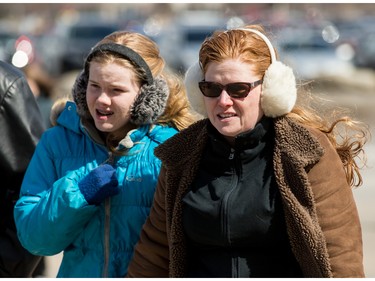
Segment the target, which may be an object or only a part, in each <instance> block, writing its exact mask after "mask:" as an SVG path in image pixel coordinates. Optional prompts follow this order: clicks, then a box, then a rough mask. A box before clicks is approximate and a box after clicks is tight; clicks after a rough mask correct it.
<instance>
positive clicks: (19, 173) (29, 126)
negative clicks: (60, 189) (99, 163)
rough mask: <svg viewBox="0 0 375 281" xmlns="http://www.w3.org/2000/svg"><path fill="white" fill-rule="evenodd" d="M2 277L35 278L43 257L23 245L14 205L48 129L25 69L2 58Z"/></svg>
mask: <svg viewBox="0 0 375 281" xmlns="http://www.w3.org/2000/svg"><path fill="white" fill-rule="evenodd" d="M0 128H1V134H0V159H1V161H0V174H1V184H0V200H1V203H0V214H1V215H0V277H33V276H35V275H34V271H35V269H36V268H37V267H38V265H39V264H40V263H42V257H40V256H34V255H32V254H30V253H29V252H28V251H26V250H25V249H24V248H23V247H22V246H21V244H20V242H19V241H18V238H17V234H16V228H15V224H14V217H13V207H14V204H15V202H16V201H17V199H18V196H19V191H20V187H21V183H22V179H23V176H24V173H25V171H26V167H27V165H28V163H29V161H30V159H31V156H32V154H33V152H34V149H35V146H36V144H37V142H38V141H39V138H40V137H41V135H42V133H43V131H44V130H45V127H44V123H43V119H42V115H41V113H40V110H39V108H38V105H37V103H36V100H35V97H34V95H33V93H32V92H31V90H30V87H29V85H28V83H27V80H26V77H25V76H24V74H23V72H22V71H21V70H19V69H17V68H15V67H13V66H12V65H10V64H8V63H5V62H3V61H0Z"/></svg>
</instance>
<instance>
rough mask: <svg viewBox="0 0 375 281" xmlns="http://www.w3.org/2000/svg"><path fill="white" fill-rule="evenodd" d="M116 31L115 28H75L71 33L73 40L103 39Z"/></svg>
mask: <svg viewBox="0 0 375 281" xmlns="http://www.w3.org/2000/svg"><path fill="white" fill-rule="evenodd" d="M113 31H115V28H112V27H109V26H98V27H93V26H90V27H80V26H77V27H74V28H72V29H71V31H70V37H71V38H79V39H86V38H102V37H104V36H106V35H108V34H110V33H112V32H113Z"/></svg>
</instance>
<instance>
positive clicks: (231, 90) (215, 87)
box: [199, 79, 263, 98]
mask: <svg viewBox="0 0 375 281" xmlns="http://www.w3.org/2000/svg"><path fill="white" fill-rule="evenodd" d="M262 82H263V80H262V79H261V80H258V81H255V82H252V83H247V82H236V83H229V84H226V85H222V84H220V83H216V82H208V81H201V82H199V89H200V90H201V92H202V94H203V95H204V96H206V97H210V98H216V97H219V96H220V95H221V93H222V92H223V90H225V91H226V92H227V93H228V95H229V96H231V97H232V98H245V97H247V95H248V94H249V93H250V91H251V89H252V88H255V87H256V86H258V85H260V84H262Z"/></svg>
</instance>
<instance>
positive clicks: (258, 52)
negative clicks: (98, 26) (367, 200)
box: [199, 25, 369, 186]
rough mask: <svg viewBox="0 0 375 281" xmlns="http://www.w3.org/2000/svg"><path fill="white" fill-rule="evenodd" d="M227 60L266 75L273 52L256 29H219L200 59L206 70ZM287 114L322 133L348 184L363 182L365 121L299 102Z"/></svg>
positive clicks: (260, 29)
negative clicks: (332, 147) (234, 60)
mask: <svg viewBox="0 0 375 281" xmlns="http://www.w3.org/2000/svg"><path fill="white" fill-rule="evenodd" d="M244 28H248V29H255V30H258V31H260V32H262V33H264V34H265V30H264V28H263V27H262V26H261V25H248V26H245V27H244ZM275 52H276V50H275ZM226 59H240V60H242V61H243V62H246V63H249V64H251V65H252V66H253V69H254V72H255V74H256V75H259V77H263V76H264V74H265V72H266V70H267V69H268V67H269V66H270V64H271V55H270V51H269V48H268V46H267V44H266V43H265V42H264V40H262V39H261V38H260V37H259V36H257V35H256V34H254V33H253V32H246V31H244V30H240V29H232V30H227V31H216V32H215V33H214V34H213V35H212V36H211V37H209V38H207V39H206V40H205V42H204V43H203V44H202V47H201V49H200V52H199V61H200V63H201V66H202V70H203V72H204V73H205V72H206V70H207V66H208V64H209V63H210V62H213V61H214V62H218V63H220V62H222V61H224V60H226ZM331 112H333V111H331ZM287 116H288V117H290V118H293V119H294V120H296V121H297V122H298V123H300V124H301V125H305V126H310V127H312V128H316V129H319V130H320V131H321V132H323V133H324V134H325V135H326V136H327V137H328V139H329V140H330V142H331V143H332V145H333V146H334V147H335V149H336V151H337V153H338V155H339V156H340V159H341V161H342V163H343V166H344V169H345V172H346V178H347V182H348V184H349V185H350V186H360V185H361V184H362V182H363V181H362V176H361V174H360V168H361V167H360V166H359V165H358V163H357V162H356V160H360V161H362V162H363V163H364V164H365V162H366V161H365V154H364V151H363V146H364V144H365V143H366V142H367V140H368V138H369V130H368V128H367V126H366V125H365V124H364V123H363V122H359V121H355V120H353V119H352V118H351V117H349V116H347V115H340V116H337V115H336V114H335V115H333V114H331V116H328V117H327V116H323V113H322V112H318V111H317V110H315V109H314V108H313V107H312V106H310V105H309V104H305V105H304V106H301V105H296V106H295V107H294V108H293V110H292V111H291V112H290V113H289V114H287ZM329 117H330V118H329ZM329 120H331V121H329Z"/></svg>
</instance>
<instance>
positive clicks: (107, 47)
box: [85, 43, 154, 85]
mask: <svg viewBox="0 0 375 281" xmlns="http://www.w3.org/2000/svg"><path fill="white" fill-rule="evenodd" d="M99 52H112V53H116V54H119V55H121V56H122V57H124V58H125V59H128V60H130V61H131V62H132V63H134V64H135V65H136V66H138V67H140V68H142V69H143V70H144V71H145V73H146V79H147V81H146V82H147V85H151V84H152V83H153V82H154V78H153V76H152V73H151V70H150V68H149V67H148V64H147V63H146V62H145V61H144V59H143V58H142V57H141V56H140V55H139V54H138V53H137V52H135V51H133V50H132V49H130V48H128V47H126V46H124V45H120V44H116V43H105V44H100V45H98V46H96V47H94V48H93V49H92V50H91V52H90V53H89V55H88V56H87V58H86V62H85V71H87V70H88V69H87V68H88V63H89V62H90V61H91V59H92V58H93V57H94V56H96V55H97V54H98V53H99Z"/></svg>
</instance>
